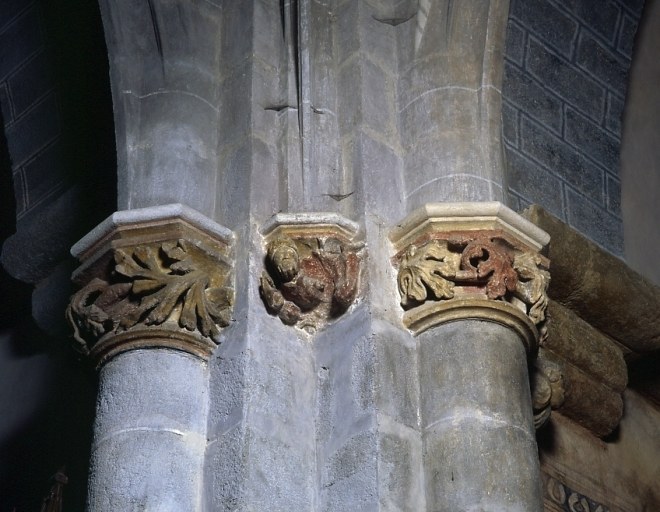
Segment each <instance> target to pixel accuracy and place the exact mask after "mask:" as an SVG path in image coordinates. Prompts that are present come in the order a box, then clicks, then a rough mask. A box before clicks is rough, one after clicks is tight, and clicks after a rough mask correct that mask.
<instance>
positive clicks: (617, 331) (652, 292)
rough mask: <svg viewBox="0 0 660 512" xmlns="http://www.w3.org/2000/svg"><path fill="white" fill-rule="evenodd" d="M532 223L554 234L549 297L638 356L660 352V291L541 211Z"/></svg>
mask: <svg viewBox="0 0 660 512" xmlns="http://www.w3.org/2000/svg"><path fill="white" fill-rule="evenodd" d="M526 216H527V218H529V219H530V220H531V221H532V222H534V223H535V224H536V225H537V226H539V227H541V228H542V229H543V230H545V231H547V232H548V233H549V234H550V237H551V239H552V241H553V242H552V243H551V244H550V250H549V253H548V256H549V258H550V260H551V261H552V281H551V283H550V288H549V290H548V293H549V295H550V297H551V298H552V299H554V300H556V301H557V302H559V303H560V304H562V305H564V306H566V307H568V308H569V309H571V310H572V311H574V312H575V313H577V314H578V315H579V316H580V317H582V318H583V319H584V320H586V321H587V322H588V323H590V324H591V325H592V326H593V327H595V328H597V329H599V330H600V331H602V332H603V333H605V334H607V335H609V336H611V337H612V338H614V339H615V340H616V341H618V342H619V343H621V344H623V345H624V346H625V347H627V348H628V349H630V350H631V351H632V352H635V353H645V352H651V351H654V350H658V348H659V347H660V289H659V288H658V287H657V286H655V285H653V284H652V283H650V282H649V281H647V280H646V279H645V278H644V277H642V276H641V275H639V274H638V273H636V272H635V271H633V270H632V269H630V268H629V267H628V266H627V265H626V264H625V263H623V262H622V261H621V260H620V259H618V258H616V257H614V256H612V255H611V254H609V253H608V252H607V251H605V250H603V249H601V248H599V247H598V246H596V244H594V243H593V242H591V241H589V240H587V239H586V238H585V237H584V236H583V235H581V234H580V233H578V232H577V231H575V230H574V229H572V228H570V227H569V226H567V225H566V224H565V223H564V222H562V221H560V220H559V219H557V218H556V217H553V216H552V215H550V214H549V213H547V212H546V211H544V210H543V209H542V208H539V207H536V206H534V207H532V208H530V209H529V210H528V211H527V213H526Z"/></svg>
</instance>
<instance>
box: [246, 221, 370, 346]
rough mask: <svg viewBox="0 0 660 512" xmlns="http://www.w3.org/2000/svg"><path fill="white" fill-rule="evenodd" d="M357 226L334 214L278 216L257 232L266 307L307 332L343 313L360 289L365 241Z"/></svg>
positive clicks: (262, 295)
mask: <svg viewBox="0 0 660 512" xmlns="http://www.w3.org/2000/svg"><path fill="white" fill-rule="evenodd" d="M357 233H358V226H357V224H355V223H353V222H351V221H348V220H347V219H344V218H343V217H341V216H339V215H336V214H324V213H318V214H317V213H312V214H278V215H276V216H274V217H273V218H272V219H271V220H270V221H269V222H268V223H267V224H266V226H265V227H264V229H263V230H262V234H263V235H264V238H265V245H266V258H265V270H264V271H263V272H262V275H261V279H260V281H259V291H260V293H261V297H262V299H263V301H264V304H265V306H266V309H267V310H268V312H269V313H271V314H272V315H274V316H278V317H279V318H280V320H281V321H282V322H283V323H284V324H286V325H292V326H296V327H298V328H300V329H302V330H304V331H306V332H308V333H310V334H311V333H313V332H315V331H316V330H317V329H318V328H320V327H321V326H322V325H323V324H325V323H326V322H328V321H329V320H332V319H333V318H337V317H339V316H341V315H342V314H343V313H345V312H346V311H347V310H348V308H349V307H350V306H351V305H352V304H353V303H354V302H355V300H356V298H357V294H358V289H359V277H360V264H361V259H362V249H363V248H364V244H363V243H361V242H359V241H356V235H357Z"/></svg>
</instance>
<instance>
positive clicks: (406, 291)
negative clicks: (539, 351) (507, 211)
mask: <svg viewBox="0 0 660 512" xmlns="http://www.w3.org/2000/svg"><path fill="white" fill-rule="evenodd" d="M397 281H398V286H399V292H400V295H401V306H402V307H403V308H404V309H412V308H414V307H417V306H419V305H421V304H423V303H424V302H426V301H445V300H452V299H454V298H459V297H462V298H465V297H474V296H477V295H479V294H481V295H482V296H485V297H486V298H488V299H491V300H503V301H506V302H511V303H515V304H517V305H519V307H521V308H524V311H525V313H527V315H528V317H529V318H530V320H531V321H532V322H533V323H534V324H535V325H536V326H537V329H538V330H539V333H540V336H541V341H543V338H544V337H545V333H546V329H545V310H546V308H547V303H548V298H547V289H548V284H549V282H550V274H549V272H548V271H547V260H546V259H545V258H543V257H542V256H541V255H540V254H538V253H536V252H532V251H529V250H525V249H524V248H520V247H517V246H516V245H515V244H514V243H513V242H511V241H509V240H508V239H507V238H506V237H505V236H503V235H501V234H499V233H497V232H489V231H486V232H477V233H466V232H447V233H443V234H442V235H436V236H435V237H432V238H431V239H430V240H428V239H425V240H422V241H421V242H419V243H413V244H411V245H410V246H408V248H407V249H406V250H405V252H403V254H402V255H401V256H400V257H399V259H398V276H397Z"/></svg>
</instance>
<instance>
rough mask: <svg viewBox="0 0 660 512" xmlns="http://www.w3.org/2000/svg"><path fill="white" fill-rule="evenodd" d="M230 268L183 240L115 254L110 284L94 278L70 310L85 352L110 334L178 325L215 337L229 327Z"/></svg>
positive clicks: (80, 292)
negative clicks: (220, 330)
mask: <svg viewBox="0 0 660 512" xmlns="http://www.w3.org/2000/svg"><path fill="white" fill-rule="evenodd" d="M228 270H229V269H228V266H227V265H225V264H223V263H222V262H220V261H218V260H216V259H215V258H213V257H211V256H210V254H208V253H207V252H206V251H204V250H203V249H201V248H200V247H199V246H198V245H196V244H192V243H189V242H186V241H185V240H182V239H181V240H177V241H170V242H162V243H156V244H142V245H137V246H135V247H130V248H122V249H115V250H114V267H113V271H112V272H111V273H110V276H109V279H108V280H104V279H100V278H94V279H92V280H91V281H90V283H89V284H87V285H86V286H85V287H83V288H82V289H81V290H80V291H79V292H78V293H76V294H75V295H74V296H73V298H72V300H71V303H70V305H69V307H68V308H67V313H66V315H67V318H68V320H69V322H70V324H71V325H72V326H73V329H74V338H75V339H76V341H78V342H79V344H80V348H81V350H82V351H83V352H85V353H87V352H89V350H90V348H91V346H92V345H93V344H94V343H95V342H96V341H97V340H99V339H100V338H103V337H104V336H106V335H109V334H116V333H119V332H124V331H130V330H132V329H140V328H145V327H146V326H166V325H168V324H170V325H172V324H173V325H172V326H173V327H174V328H175V329H177V330H178V329H180V328H183V329H185V330H187V331H190V332H196V333H198V334H200V335H201V336H203V337H207V338H210V337H212V336H215V335H217V334H218V333H219V327H224V326H226V325H227V324H228V323H229V320H230V314H231V306H232V302H233V290H232V289H231V288H229V287H228V286H226V280H227V275H228Z"/></svg>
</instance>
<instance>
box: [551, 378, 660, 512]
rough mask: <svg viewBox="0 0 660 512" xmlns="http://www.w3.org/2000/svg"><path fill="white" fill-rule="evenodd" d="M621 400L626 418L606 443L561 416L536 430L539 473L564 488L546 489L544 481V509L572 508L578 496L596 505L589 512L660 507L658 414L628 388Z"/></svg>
mask: <svg viewBox="0 0 660 512" xmlns="http://www.w3.org/2000/svg"><path fill="white" fill-rule="evenodd" d="M624 400H625V404H626V406H625V407H626V414H625V415H624V417H623V419H622V420H621V425H620V427H619V428H618V429H617V431H616V434H614V435H612V436H610V437H609V438H608V440H607V442H604V441H602V440H600V439H597V438H595V437H594V436H593V435H591V433H589V432H588V431H586V430H585V429H583V428H582V427H580V426H578V425H576V424H575V423H573V422H571V421H569V420H567V419H566V418H565V417H563V416H562V415H561V414H553V416H552V418H551V420H550V424H549V425H548V427H547V430H545V431H544V432H539V452H540V457H541V469H542V471H543V472H544V473H545V474H546V475H549V476H551V477H552V478H554V479H555V481H556V482H559V483H560V485H561V486H563V488H562V487H557V486H556V484H555V487H550V488H548V486H547V479H546V488H545V492H544V495H545V499H544V500H545V503H546V507H547V508H546V510H557V509H559V510H570V505H569V503H573V504H576V505H580V503H581V499H580V496H582V497H584V498H585V500H587V499H588V501H589V502H591V503H595V504H596V505H595V506H593V507H591V506H590V510H598V505H601V506H602V507H603V510H610V511H613V512H626V511H628V510H655V509H657V508H658V507H660V490H659V489H658V485H657V482H658V478H660V462H659V461H658V451H659V450H660V445H659V444H658V443H659V440H658V427H657V425H658V423H657V422H658V421H660V413H659V412H658V409H657V407H654V406H652V405H651V404H649V403H648V401H646V400H644V398H642V397H641V396H640V395H638V394H637V393H635V392H634V391H632V390H627V391H626V392H625V394H624ZM576 497H577V499H576ZM569 500H570V502H569ZM582 506H583V508H584V505H582ZM588 506H589V505H588ZM574 508H575V507H574ZM585 510H586V508H585Z"/></svg>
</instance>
